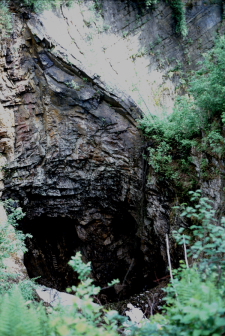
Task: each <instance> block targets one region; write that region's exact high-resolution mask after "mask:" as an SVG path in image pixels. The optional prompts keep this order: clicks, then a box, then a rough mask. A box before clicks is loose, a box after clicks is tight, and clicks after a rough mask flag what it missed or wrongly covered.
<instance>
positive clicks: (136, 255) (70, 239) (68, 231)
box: [20, 209, 163, 304]
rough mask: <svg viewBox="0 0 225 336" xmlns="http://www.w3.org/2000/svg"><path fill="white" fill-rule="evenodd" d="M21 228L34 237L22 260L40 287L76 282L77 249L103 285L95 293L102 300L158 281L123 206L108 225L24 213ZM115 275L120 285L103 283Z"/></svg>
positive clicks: (125, 295) (60, 287)
mask: <svg viewBox="0 0 225 336" xmlns="http://www.w3.org/2000/svg"><path fill="white" fill-rule="evenodd" d="M20 229H21V230H22V231H23V232H24V233H30V234H31V235H32V236H33V237H32V238H27V242H26V243H27V248H28V252H26V253H25V255H24V264H25V266H26V268H27V271H28V275H29V277H30V278H37V277H39V278H38V279H37V282H38V283H39V284H41V285H45V286H47V287H51V288H55V289H57V290H59V291H65V290H66V288H68V287H71V286H72V285H77V284H78V278H77V274H76V273H75V272H74V271H73V270H72V268H71V267H70V266H69V265H68V262H69V260H70V259H71V257H72V256H74V255H75V254H76V252H77V251H81V253H82V255H83V257H84V260H85V261H91V264H92V276H93V278H94V279H95V283H96V285H98V286H100V287H101V288H105V289H103V290H102V291H101V292H100V294H99V300H100V301H101V303H103V304H105V303H108V302H115V301H120V300H123V299H127V298H129V297H130V296H131V295H134V294H137V293H139V292H141V291H143V290H145V289H149V288H151V287H154V286H155V285H156V283H155V284H154V283H153V282H152V280H153V278H155V275H154V272H155V270H154V272H153V271H152V272H150V276H149V270H148V267H146V263H145V261H144V254H143V252H142V251H141V242H140V238H139V237H138V236H137V229H138V227H137V223H136V221H135V219H134V218H133V216H132V215H131V214H130V213H129V212H128V211H125V210H124V209H121V210H119V211H118V212H117V214H116V215H114V216H113V218H111V220H110V221H108V222H107V223H106V222H104V221H102V220H99V219H96V220H93V221H91V222H89V224H87V225H85V226H84V225H80V224H79V223H78V221H77V220H76V219H71V218H69V217H61V216H58V217H49V216H47V215H42V216H40V217H34V218H33V219H29V218H28V217H25V218H24V219H23V220H22V221H21V222H20ZM109 237H110V239H109ZM156 263H157V262H156ZM159 266H160V264H159ZM146 269H147V271H146ZM160 275H161V274H160ZM162 275H163V274H162ZM114 279H119V280H120V283H119V285H116V286H114V287H107V284H108V283H109V282H111V281H112V280H114Z"/></svg>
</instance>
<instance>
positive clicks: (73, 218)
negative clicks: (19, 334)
mask: <svg viewBox="0 0 225 336" xmlns="http://www.w3.org/2000/svg"><path fill="white" fill-rule="evenodd" d="M115 3H118V6H119V7H118V9H119V12H120V14H121V13H123V11H127V10H129V11H130V10H131V9H132V8H133V9H132V11H133V12H132V13H136V12H135V7H130V5H129V6H125V7H124V6H123V3H124V2H123V1H121V2H120V1H118V2H113V5H112V7H111V8H110V2H109V1H105V2H104V4H105V5H107V6H108V7H107V6H106V8H108V9H109V10H112V11H114V12H116V9H115ZM200 3H201V6H200V5H198V6H196V7H193V9H192V11H193V12H192V15H193V20H192V21H191V23H190V24H189V28H190V31H191V34H192V35H193V36H194V32H196V30H195V29H194V28H195V25H197V23H198V22H201V24H202V25H201V26H200V28H199V29H200V31H201V34H200V33H199V34H200V36H201V38H202V39H203V41H204V46H202V50H197V48H195V43H196V45H198V42H199V41H198V39H199V38H200V37H199V35H198V34H197V35H196V38H195V39H194V42H193V44H192V45H191V46H190V47H189V52H190V57H191V58H192V59H197V60H198V59H200V58H201V54H202V51H204V50H207V49H208V48H210V47H212V45H213V41H214V36H215V32H216V30H218V29H221V26H220V25H221V17H222V16H221V8H220V7H221V6H220V4H216V5H212V6H211V7H209V6H210V5H207V6H208V7H204V6H203V2H201V1H199V4H200ZM202 6H203V7H202ZM204 8H205V9H204ZM203 9H204V10H203ZM210 9H211V12H210ZM198 10H199V15H198ZM124 13H125V12H124ZM156 13H158V16H157V15H156ZM159 13H161V14H160V15H159ZM168 13H169V14H168ZM64 14H65V13H64ZM20 15H21V14H18V15H17V16H16V18H15V20H16V25H15V31H14V33H13V37H12V39H11V40H10V41H6V42H4V43H2V45H1V63H0V69H1V90H2V91H1V103H2V105H3V108H4V111H5V113H1V115H3V116H5V115H7V117H9V116H10V118H9V120H8V119H7V120H4V118H3V117H1V127H2V128H1V133H0V135H1V140H0V145H1V152H2V159H3V161H6V160H7V161H8V166H7V169H6V171H5V173H4V172H3V173H4V184H5V189H4V195H3V197H4V198H14V199H18V200H19V202H20V205H21V206H22V208H23V210H24V211H25V212H26V218H24V220H23V221H22V222H21V228H22V229H23V231H24V232H31V233H32V234H33V236H34V238H33V239H30V240H28V242H27V243H28V247H29V252H28V253H27V255H26V256H25V264H26V266H27V269H28V273H29V275H30V276H31V277H36V276H39V275H41V279H40V282H41V283H43V284H45V285H47V286H53V287H55V288H57V289H60V290H64V289H65V288H66V287H67V286H68V285H70V284H76V283H77V277H76V274H73V273H72V272H71V269H70V268H69V267H68V266H67V262H68V261H69V259H70V257H71V256H72V255H74V254H75V253H76V252H77V251H78V250H80V251H82V254H83V257H84V260H85V261H91V262H92V265H93V277H94V278H95V280H96V282H97V284H100V285H101V286H102V287H105V286H106V284H107V283H108V282H109V281H111V280H112V279H113V278H119V279H120V282H121V285H122V286H120V287H117V289H116V291H115V293H112V292H110V293H108V292H107V291H106V292H105V293H104V294H105V295H106V297H107V299H110V300H111V299H112V300H113V298H114V299H115V297H116V298H117V299H122V298H125V297H128V296H129V295H130V294H132V293H135V292H138V291H141V290H143V289H146V288H149V287H151V286H154V285H155V284H157V280H158V279H160V278H163V277H164V276H167V275H168V270H167V256H166V248H165V234H166V233H169V232H170V230H171V224H172V225H173V224H174V223H171V222H170V209H171V205H173V200H174V197H175V195H174V193H173V190H172V189H170V187H169V186H168V185H162V184H161V185H160V184H159V183H158V181H157V178H156V177H155V175H154V172H151V171H150V170H149V167H148V166H147V164H146V162H145V160H144V158H143V155H142V154H143V153H144V151H146V144H145V140H144V138H143V136H142V134H141V132H140V130H139V129H138V128H137V121H136V120H137V119H138V118H140V116H141V111H140V109H139V108H138V107H137V104H135V102H134V100H133V99H132V98H131V97H130V96H129V95H128V93H127V92H126V90H125V91H123V90H121V89H120V86H119V84H118V86H117V87H116V88H115V87H112V85H111V81H112V79H111V77H110V76H111V73H110V72H109V73H110V75H109V77H110V78H108V82H109V83H110V85H107V76H106V74H107V72H106V73H105V77H104V76H103V77H104V78H101V79H99V76H98V74H96V73H94V71H87V63H85V62H84V63H82V59H80V60H79V62H78V61H77V59H76V58H74V59H71V58H69V56H70V55H67V54H66V50H65V49H63V48H61V47H60V45H59V48H58V53H55V52H53V50H52V49H51V48H52V45H54V44H55V45H56V44H57V41H55V40H52V39H51V37H49V36H48V35H47V34H45V33H44V30H43V29H44V28H43V24H41V22H42V23H43V22H44V21H43V20H44V19H42V18H40V17H39V18H38V17H37V16H35V15H32V17H31V18H30V19H29V20H28V21H27V22H25V21H23V20H21V18H20ZM57 15H58V16H59V17H60V14H59V13H58V14H57ZM163 15H164V16H163ZM111 17H114V16H111ZM204 17H205V19H204ZM207 17H210V20H208V21H207V20H206V18H207ZM146 18H147V19H148V21H146V22H145V23H143V24H142V25H140V26H138V27H136V26H135V27H136V28H135V29H134V27H133V25H132V24H130V26H128V28H127V29H131V31H130V36H128V39H129V38H131V35H132V31H133V30H135V32H136V33H137V32H138V29H139V30H140V31H141V34H142V35H143V34H145V33H144V29H145V27H148V31H149V26H148V25H149V24H150V23H149V22H153V28H154V29H152V30H151V31H152V32H157V33H153V35H151V39H153V40H154V39H155V41H157V38H158V33H159V31H160V32H161V33H162V31H163V29H162V27H163V24H165V22H166V23H167V24H168V26H169V27H173V21H172V13H171V11H170V9H169V7H168V6H167V5H166V3H164V2H163V3H162V5H159V8H158V9H157V11H156V12H152V13H148V16H146ZM149 18H152V20H153V21H150V20H149ZM60 20H62V17H60ZM126 20H127V15H125V14H124V16H122V19H121V20H119V21H120V24H121V22H124V23H125V21H126ZM199 20H200V21H199ZM204 20H205V21H204ZM213 20H214V21H213ZM159 22H160V24H159ZM204 22H206V23H207V22H208V23H207V24H206V25H208V26H207V27H208V30H207V29H206V28H207V27H206V26H203V23H204ZM129 27H130V28H129ZM132 27H133V28H132ZM117 28H118V27H117ZM132 29H133V30H132ZM146 29H147V28H146ZM155 29H156V30H155ZM106 33H107V32H106ZM117 33H118V34H119V39H120V40H121V39H122V36H123V35H124V34H123V30H122V31H120V30H119V28H118V29H117ZM136 33H135V34H134V36H135V35H136ZM120 35H121V36H120ZM169 35H170V44H168V43H167V42H168V40H166V41H167V42H166V41H164V42H163V43H162V44H161V45H160V48H162V49H163V48H164V47H163V46H166V48H167V47H168V46H169V45H170V48H169V47H168V54H170V53H171V50H174V48H175V46H176V47H177V50H179V52H177V54H176V55H177V56H178V58H179V59H181V60H182V59H183V60H184V67H186V68H188V67H190V66H189V65H188V64H187V62H186V61H185V57H186V54H183V51H182V50H183V49H182V48H183V45H182V44H181V38H180V37H179V36H178V35H176V34H175V33H174V31H173V30H172V28H171V30H169ZM124 39H125V37H124ZM128 39H127V40H125V42H126V43H127V44H129V43H130V41H129V40H128ZM144 41H147V40H142V41H141V43H145V42H144ZM187 46H188V44H187ZM187 46H186V48H187ZM160 50H161V49H160ZM137 53H138V50H136V54H137ZM80 55H82V53H80ZM92 56H93V53H92ZM80 57H81V58H82V56H80ZM146 57H148V58H149V59H150V61H151V62H152V63H151V64H152V66H151V67H150V70H148V78H151V73H152V74H154V73H155V72H154V71H155V69H156V68H157V71H159V72H161V75H162V74H164V73H165V72H169V71H170V70H171V69H170V67H172V66H174V64H172V63H171V64H170V65H169V66H168V67H167V69H164V70H163V69H160V67H158V63H157V62H158V61H157V59H156V56H155V54H154V55H152V53H151V52H150V53H149V54H148V56H146V55H142V56H141V55H139V56H137V55H136V59H135V60H134V64H136V65H135V66H138V64H139V63H140V62H139V61H140V60H141V59H142V60H144V59H146ZM73 61H74V63H73ZM111 61H113V59H112V60H111ZM125 61H126V60H125ZM135 62H136V63H135ZM171 62H173V61H171ZM79 64H80V65H79ZM111 64H112V62H111ZM195 64H196V63H195ZM114 66H115V67H116V62H115V64H114V65H113V67H114ZM117 66H118V68H116V71H114V73H116V72H118V71H119V68H121V67H122V63H121V64H120V66H119V64H117ZM85 67H86V68H85ZM92 70H93V69H92ZM118 73H119V72H118ZM178 77H179V75H178V74H177V73H176V74H174V76H173V77H172V78H171V81H170V84H171V85H172V86H173V87H175V86H176V84H177V80H178ZM160 78H161V77H160ZM117 80H118V83H120V80H119V77H118V78H117V79H116V78H115V81H117ZM138 80H139V79H138ZM123 84H124V83H123ZM161 84H162V83H158V89H159V90H161V89H160V88H162V86H161ZM134 85H137V83H134ZM146 85H149V83H147V82H146ZM166 85H167V84H166ZM150 89H151V85H150V86H149V90H150ZM127 91H129V90H127ZM153 91H154V90H153ZM153 91H151V92H153ZM172 91H173V90H172ZM172 91H171V92H172ZM135 92H136V91H135ZM157 92H158V91H157ZM160 92H161V93H162V96H161V98H162V101H161V102H162V104H163V101H164V100H165V98H166V99H167V100H168V99H169V101H170V103H171V104H172V102H173V99H174V91H173V92H172V93H171V94H170V93H169V94H168V91H167V90H162V91H160ZM130 93H131V91H130ZM164 94H165V95H166V97H165V95H164ZM157 97H158V98H159V95H157ZM158 98H157V99H158ZM161 98H160V99H161ZM134 99H136V97H134ZM146 99H147V98H146ZM149 99H150V100H151V99H152V100H151V102H152V104H153V105H154V104H155V103H154V101H155V96H154V97H153V98H151V97H150V98H149ZM160 104H161V103H160ZM0 112H1V111H0ZM213 185H214V186H215V188H214V189H215V190H214V189H212V188H211V187H210V186H211V184H210V183H209V185H208V186H207V185H205V193H206V194H207V193H208V194H209V193H210V192H211V193H212V192H213V193H214V194H215V197H217V198H218V197H219V196H218V195H221V191H222V187H223V183H222V182H221V183H219V180H218V181H215V183H214V184H213ZM210 188H211V189H210ZM210 190H211V191H210ZM212 190H213V191H212ZM214 194H213V195H214ZM216 195H217V196H216ZM222 200H223V198H222V197H221V198H220V199H218V207H219V206H220V205H221V202H222ZM171 258H172V262H173V264H174V265H177V262H178V259H179V255H178V254H177V253H176V251H175V250H174V249H173V245H171Z"/></svg>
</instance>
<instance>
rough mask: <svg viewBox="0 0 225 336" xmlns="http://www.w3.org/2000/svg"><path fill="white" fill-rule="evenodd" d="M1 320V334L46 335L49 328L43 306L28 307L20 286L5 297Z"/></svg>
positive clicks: (0, 309) (11, 335)
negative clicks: (36, 307)
mask: <svg viewBox="0 0 225 336" xmlns="http://www.w3.org/2000/svg"><path fill="white" fill-rule="evenodd" d="M0 321H1V323H0V335H1V336H44V335H46V331H47V329H48V324H47V320H46V315H45V312H44V310H43V308H41V306H39V307H38V309H34V307H33V306H31V307H28V304H27V303H26V302H25V300H24V299H23V297H22V295H21V292H20V291H19V289H18V288H15V289H14V290H13V291H12V293H11V294H6V295H5V296H4V297H3V299H2V301H1V304H0Z"/></svg>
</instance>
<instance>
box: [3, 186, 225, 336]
mask: <svg viewBox="0 0 225 336" xmlns="http://www.w3.org/2000/svg"><path fill="white" fill-rule="evenodd" d="M190 195H191V205H189V206H187V205H186V204H184V205H181V206H180V207H177V208H178V211H179V212H180V211H182V214H181V216H183V217H187V218H189V219H191V223H192V224H191V225H190V227H189V228H188V227H186V226H185V227H183V228H180V229H179V230H178V231H177V232H174V237H175V239H176V240H177V243H178V244H181V245H183V246H184V256H185V260H186V262H181V266H180V268H179V269H178V270H174V271H173V272H172V273H173V278H171V284H170V285H169V286H168V288H167V289H166V292H167V295H166V306H165V307H164V312H163V313H162V314H157V315H155V316H152V317H151V318H150V319H144V320H142V322H140V323H139V324H138V325H137V324H134V323H132V322H131V321H128V320H127V318H125V317H123V316H120V315H119V314H118V313H117V312H116V311H106V310H105V309H104V307H102V306H100V305H98V304H97V303H95V302H94V300H93V296H94V295H96V294H98V292H99V290H100V288H99V287H96V286H95V285H94V282H93V279H92V278H91V277H90V272H91V266H90V263H87V264H84V263H83V262H82V260H81V254H80V253H77V254H76V256H75V257H73V258H72V260H71V261H70V265H71V267H72V268H73V269H74V270H75V271H76V272H77V273H78V275H79V280H80V284H79V285H78V286H73V287H72V288H71V290H70V291H73V292H74V293H75V295H74V299H73V304H72V306H61V305H58V307H56V308H54V309H53V308H50V307H49V308H47V309H46V308H45V307H43V305H42V304H40V303H35V302H32V301H27V300H26V298H24V297H23V296H22V295H21V291H20V289H19V287H18V286H14V287H13V289H12V290H11V291H10V292H8V293H7V294H5V293H4V294H0V320H1V323H0V335H2V336H12V335H18V336H20V335H23V336H34V335H35V336H37V335H39V336H119V335H128V336H150V335H155V336H202V335H206V336H222V335H224V333H225V319H224V314H225V286H224V281H225V258H224V257H225V218H222V219H221V220H218V219H216V214H215V211H214V210H213V207H212V204H211V202H210V201H209V200H208V199H207V198H205V197H202V196H201V192H200V190H197V191H196V192H191V193H190ZM177 208H176V209H177ZM176 209H175V210H176Z"/></svg>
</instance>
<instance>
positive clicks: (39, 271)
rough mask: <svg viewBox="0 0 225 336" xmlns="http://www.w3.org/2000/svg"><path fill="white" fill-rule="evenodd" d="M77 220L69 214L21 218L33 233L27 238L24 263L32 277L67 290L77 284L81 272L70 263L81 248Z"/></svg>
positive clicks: (26, 230)
mask: <svg viewBox="0 0 225 336" xmlns="http://www.w3.org/2000/svg"><path fill="white" fill-rule="evenodd" d="M75 226H76V221H75V220H74V219H70V218H67V217H47V216H45V215H42V216H40V217H36V218H34V219H32V220H29V219H28V218H27V217H25V218H24V219H23V220H22V221H21V222H20V228H21V229H22V231H23V232H24V233H30V234H32V236H33V237H32V238H27V241H26V244H27V248H28V251H27V252H26V253H25V255H24V264H25V266H26V268H27V272H28V275H29V277H30V278H36V277H40V278H38V280H37V282H38V283H39V284H41V285H45V286H47V287H52V288H55V289H57V290H60V291H64V290H65V289H66V288H67V287H70V286H72V285H76V284H77V283H78V281H77V274H76V273H75V272H74V271H73V270H72V268H71V267H70V266H69V265H68V262H69V261H70V259H71V256H74V255H75V254H76V252H77V251H78V250H79V238H78V236H77V232H76V228H75Z"/></svg>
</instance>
